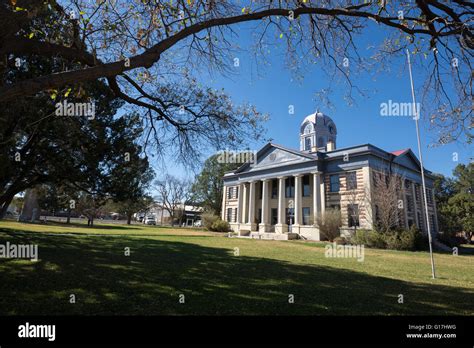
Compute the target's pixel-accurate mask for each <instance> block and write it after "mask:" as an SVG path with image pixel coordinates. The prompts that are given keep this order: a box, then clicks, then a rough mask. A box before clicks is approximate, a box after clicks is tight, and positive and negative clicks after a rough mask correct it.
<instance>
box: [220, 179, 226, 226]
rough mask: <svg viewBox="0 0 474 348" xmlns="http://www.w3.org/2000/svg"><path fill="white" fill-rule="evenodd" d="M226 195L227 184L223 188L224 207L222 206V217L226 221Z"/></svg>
mask: <svg viewBox="0 0 474 348" xmlns="http://www.w3.org/2000/svg"><path fill="white" fill-rule="evenodd" d="M226 197H227V186H225V185H224V187H223V188H222V208H221V219H222V220H224V221H226V216H225V212H226V209H227V206H226Z"/></svg>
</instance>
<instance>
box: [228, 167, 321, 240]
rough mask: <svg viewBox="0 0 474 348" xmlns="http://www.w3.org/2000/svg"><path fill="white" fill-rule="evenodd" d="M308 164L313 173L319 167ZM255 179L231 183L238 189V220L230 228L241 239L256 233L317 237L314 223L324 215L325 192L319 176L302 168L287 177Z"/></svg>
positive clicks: (236, 199) (317, 173)
mask: <svg viewBox="0 0 474 348" xmlns="http://www.w3.org/2000/svg"><path fill="white" fill-rule="evenodd" d="M308 162H311V163H307V164H306V165H305V166H308V167H313V169H314V167H315V166H317V164H316V163H315V161H314V158H313V159H312V160H311V161H308ZM300 166H301V164H300ZM287 172H288V169H287ZM257 174H259V173H258V172H256V173H254V175H257ZM254 175H252V176H251V177H245V176H241V177H237V178H236V180H235V181H236V182H232V185H234V186H238V187H239V188H238V190H237V192H238V194H236V196H234V198H233V200H235V208H234V209H236V214H235V216H236V218H235V221H230V225H231V227H232V229H233V230H234V231H235V232H238V233H239V236H248V235H251V234H252V233H253V234H255V233H256V232H258V233H274V234H279V235H282V234H288V233H289V232H291V233H296V234H301V233H303V234H312V235H314V236H315V235H317V234H318V229H317V227H316V226H315V221H316V220H317V217H318V214H320V212H321V211H324V208H323V207H322V206H321V202H324V197H322V196H323V195H324V192H325V191H324V185H322V182H323V179H322V174H321V173H320V172H318V171H314V170H311V168H310V169H309V170H307V169H305V168H301V169H299V170H296V172H295V173H291V174H288V175H278V173H276V175H266V176H264V177H262V178H260V179H255V178H254ZM229 199H232V198H229ZM303 208H304V209H303ZM303 214H305V215H304V216H303Z"/></svg>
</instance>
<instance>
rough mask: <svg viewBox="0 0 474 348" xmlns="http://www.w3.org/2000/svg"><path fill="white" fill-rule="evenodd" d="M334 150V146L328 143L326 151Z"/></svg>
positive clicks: (330, 142) (331, 142)
mask: <svg viewBox="0 0 474 348" xmlns="http://www.w3.org/2000/svg"><path fill="white" fill-rule="evenodd" d="M334 150H336V145H335V144H334V142H333V141H328V143H327V145H326V151H334Z"/></svg>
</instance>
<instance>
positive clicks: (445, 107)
mask: <svg viewBox="0 0 474 348" xmlns="http://www.w3.org/2000/svg"><path fill="white" fill-rule="evenodd" d="M473 13H474V5H473V4H472V3H471V2H469V1H463V0H455V1H450V2H443V1H437V0H430V1H427V0H416V1H411V2H406V3H405V2H396V1H394V2H391V1H385V0H382V1H380V0H377V1H370V0H367V1H364V2H360V3H357V4H348V2H347V1H345V0H335V1H313V0H279V1H253V0H247V1H246V0H243V1H240V0H239V1H237V0H235V1H216V0H153V1H151V0H142V1H118V0H117V1H116V0H108V1H107V0H97V1H85V0H83V1H81V0H64V1H55V0H46V1H35V0H0V15H1V17H2V22H1V24H0V33H1V34H0V54H1V55H2V56H3V57H5V60H2V61H3V63H2V67H1V68H0V69H2V71H3V73H4V75H5V71H9V70H11V69H17V68H18V67H16V66H15V62H16V58H18V57H26V58H25V62H24V63H22V62H20V65H22V64H29V63H28V61H29V59H30V58H31V57H34V56H42V57H57V56H60V57H62V58H63V59H65V60H67V61H71V62H76V63H80V66H78V67H76V68H74V69H67V70H66V69H65V70H63V71H60V72H54V73H39V74H36V75H34V76H28V77H25V78H23V79H18V80H17V81H14V82H11V83H6V81H3V83H2V85H1V86H0V101H8V100H13V99H15V98H18V97H22V98H23V97H25V96H28V95H34V94H36V93H40V92H44V91H51V90H54V91H56V90H57V91H58V93H59V94H62V93H64V92H65V91H66V90H67V89H68V86H69V85H70V84H78V83H79V84H81V83H85V82H87V81H93V80H97V79H101V78H103V79H106V80H107V85H108V87H109V88H110V89H111V90H112V91H113V93H114V94H115V96H117V97H119V98H121V99H122V100H124V101H126V102H127V103H129V104H131V105H134V106H137V107H139V108H140V109H141V110H143V114H144V115H146V116H147V120H148V131H149V138H148V140H150V141H151V140H153V142H154V143H155V145H158V148H163V147H162V146H163V144H172V143H173V142H174V143H175V144H178V145H179V146H178V147H175V148H176V153H177V155H178V156H180V158H182V159H184V160H186V159H187V160H189V158H190V157H189V156H193V155H195V154H196V153H195V152H194V151H195V150H196V149H197V148H198V145H199V144H195V143H194V141H199V142H201V143H203V144H207V145H209V144H211V145H212V146H214V147H219V146H222V145H226V144H225V143H227V144H231V145H235V146H238V145H239V139H241V138H242V136H244V135H249V134H251V135H253V136H256V137H258V136H259V134H260V132H259V130H260V128H259V127H258V125H259V122H258V121H260V120H261V119H262V118H264V116H263V115H262V114H260V113H259V112H258V111H257V110H255V108H253V107H252V106H249V105H242V106H240V107H236V106H235V105H233V104H232V103H231V102H230V101H229V100H228V99H227V98H226V97H224V96H222V94H221V92H218V91H214V90H212V89H210V88H207V87H205V86H199V84H198V79H197V78H196V76H198V74H199V73H200V72H202V71H203V70H205V71H207V72H209V71H217V72H219V73H223V74H227V73H231V72H232V70H233V69H234V68H235V66H236V59H237V60H238V58H236V57H237V56H236V54H237V52H239V51H240V50H241V49H242V47H239V46H238V45H237V44H236V41H235V40H234V38H235V37H236V36H237V29H238V28H239V24H243V23H249V24H252V25H253V30H252V32H253V35H252V39H253V41H252V43H251V44H250V45H251V47H247V48H248V49H251V50H252V52H253V53H254V54H255V57H256V60H257V61H260V62H264V61H265V56H266V55H268V54H269V53H268V52H269V51H270V48H272V47H275V46H281V45H285V47H286V51H287V63H288V65H289V67H291V68H292V69H293V70H294V71H295V73H297V71H298V70H300V71H301V70H305V68H306V67H307V66H310V65H314V64H319V65H320V66H321V67H323V70H324V71H325V72H326V73H327V74H329V75H330V81H332V80H333V79H334V78H335V77H340V78H342V80H343V81H345V83H346V85H347V88H346V91H347V93H346V97H347V99H348V100H349V101H350V100H352V99H353V96H352V93H353V91H357V92H358V93H363V91H361V90H360V89H359V88H358V87H357V84H356V81H355V79H354V76H356V75H357V74H360V73H366V72H368V71H370V70H378V69H384V68H385V67H386V66H388V64H390V63H391V62H392V59H393V58H395V57H398V56H400V55H402V54H404V51H405V49H406V48H408V49H409V50H410V51H411V52H412V53H413V54H415V55H416V56H417V59H415V64H417V65H419V66H420V67H422V68H423V69H424V70H425V72H424V75H425V78H426V80H425V84H424V85H423V87H424V88H423V90H424V97H425V101H426V102H425V103H423V106H424V107H426V110H425V114H427V115H428V116H429V119H430V122H431V124H433V125H434V126H440V127H441V128H439V129H440V134H439V141H440V142H442V143H445V142H449V141H453V140H455V139H459V138H462V139H464V140H465V139H467V140H468V141H470V139H471V133H470V127H472V109H471V96H472V75H471V71H472V67H471V60H472V53H473V52H472V50H473V48H474V35H473V32H472V28H473V27H472V15H473ZM45 14H46V15H52V16H54V18H55V20H54V22H53V23H51V24H50V25H49V26H46V27H34V28H33V29H32V26H31V23H34V22H35V21H37V19H38V18H41V16H44V15H45ZM371 23H372V24H371ZM372 25H376V26H377V28H378V30H380V31H383V32H385V33H387V37H386V39H385V40H384V42H383V43H381V45H380V47H378V49H377V50H376V51H375V53H374V54H373V55H371V56H366V55H364V54H363V52H362V51H363V50H362V49H361V47H358V45H356V44H355V37H356V36H360V35H364V34H366V33H367V32H368V31H369V30H373V29H372ZM330 89H331V88H330V87H328V91H329V90H330ZM323 92H324V91H323ZM160 145H161V147H160ZM220 149H222V147H221V148H220ZM193 150H194V151H193Z"/></svg>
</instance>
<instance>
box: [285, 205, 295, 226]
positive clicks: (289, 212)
mask: <svg viewBox="0 0 474 348" xmlns="http://www.w3.org/2000/svg"><path fill="white" fill-rule="evenodd" d="M294 223H295V210H294V208H286V224H287V225H293V224H294Z"/></svg>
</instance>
